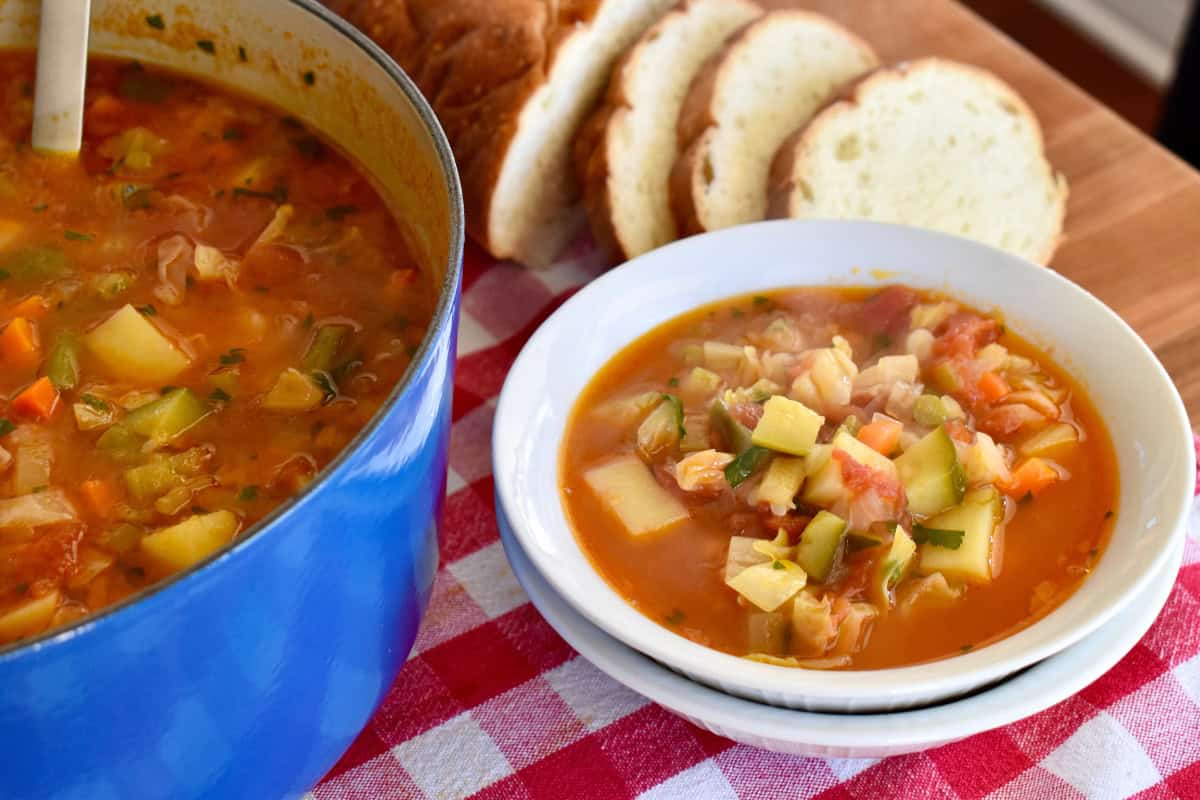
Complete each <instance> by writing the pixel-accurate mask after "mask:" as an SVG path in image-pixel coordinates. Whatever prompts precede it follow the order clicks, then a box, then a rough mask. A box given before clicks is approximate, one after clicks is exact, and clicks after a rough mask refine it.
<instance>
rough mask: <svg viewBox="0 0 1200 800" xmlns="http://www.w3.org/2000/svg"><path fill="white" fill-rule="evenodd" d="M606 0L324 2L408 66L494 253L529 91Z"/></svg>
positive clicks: (479, 231) (469, 214) (482, 238)
mask: <svg viewBox="0 0 1200 800" xmlns="http://www.w3.org/2000/svg"><path fill="white" fill-rule="evenodd" d="M601 2H603V0H357V1H356V0H326V5H327V6H329V7H330V8H331V9H332V10H333V11H335V12H337V13H339V14H341V15H342V16H344V17H345V18H346V19H347V20H348V21H349V22H351V23H352V24H353V25H355V26H357V27H358V28H360V29H361V30H362V31H363V32H365V33H366V34H367V35H368V36H370V37H371V38H372V39H374V40H375V41H376V42H377V43H378V44H379V45H380V46H381V47H382V48H383V49H384V50H385V51H387V52H388V54H389V55H391V56H392V57H393V58H395V59H396V61H397V62H398V63H399V64H400V66H401V67H403V68H404V70H405V72H407V73H408V75H409V76H410V77H411V78H412V79H413V81H414V82H415V83H416V84H417V86H418V88H420V90H421V92H422V93H423V94H424V95H425V97H426V99H427V100H428V101H429V103H430V105H431V106H432V107H433V110H434V113H435V114H436V115H437V117H438V120H439V121H440V122H441V124H442V128H443V129H444V130H445V132H446V136H447V138H448V139H449V140H450V146H451V149H452V150H453V152H454V158H455V161H456V163H457V165H458V172H459V177H460V179H461V181H462V186H463V198H464V203H465V206H466V219H467V231H468V232H469V233H470V234H471V236H472V238H474V239H475V240H476V241H478V242H479V243H480V244H481V245H482V246H483V247H484V248H485V249H487V250H488V251H489V252H492V253H493V255H502V256H507V255H509V254H498V253H496V252H495V248H494V247H493V243H492V241H491V235H490V227H491V224H492V219H491V205H492V197H493V193H494V191H495V188H496V184H497V181H498V180H499V177H500V171H501V169H502V168H503V166H504V160H505V156H506V154H507V152H508V149H509V146H510V145H511V144H512V141H513V138H514V137H515V136H516V132H517V126H518V123H519V119H520V115H521V112H522V110H523V109H524V107H525V103H526V101H527V100H528V99H529V97H530V96H531V95H532V94H533V93H534V92H535V91H537V90H538V89H539V88H540V87H541V86H542V85H544V84H545V83H546V81H547V79H548V77H549V73H550V70H551V69H552V68H553V66H554V59H555V56H556V54H557V52H558V51H559V48H560V47H561V46H562V44H563V42H564V41H566V40H567V39H568V38H569V37H570V36H571V35H572V34H573V33H574V32H575V31H576V30H577V29H578V27H579V26H580V25H581V24H584V23H586V22H588V21H589V20H591V19H592V18H593V16H594V15H595V13H596V10H597V8H598V6H599V5H600V3H601Z"/></svg>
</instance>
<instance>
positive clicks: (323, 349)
mask: <svg viewBox="0 0 1200 800" xmlns="http://www.w3.org/2000/svg"><path fill="white" fill-rule="evenodd" d="M347 330H348V328H347V327H346V326H345V325H324V326H322V327H320V328H318V329H317V333H316V335H315V336H313V340H312V344H311V345H309V347H308V352H307V353H305V354H304V358H303V359H301V360H300V369H302V370H303V371H305V372H329V371H330V370H331V369H333V360H334V359H335V358H337V353H338V349H339V348H340V347H341V346H342V339H343V338H344V337H345V335H346V331H347Z"/></svg>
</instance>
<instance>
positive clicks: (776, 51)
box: [670, 10, 877, 234]
mask: <svg viewBox="0 0 1200 800" xmlns="http://www.w3.org/2000/svg"><path fill="white" fill-rule="evenodd" d="M876 64H877V60H876V58H875V54H874V52H873V51H872V50H871V47H870V46H869V45H868V44H867V43H866V42H864V41H863V40H862V39H860V38H858V37H857V36H855V35H854V34H853V33H851V32H850V31H848V30H846V29H845V28H843V27H841V26H840V25H838V24H837V23H835V22H833V21H832V20H829V19H827V18H825V17H822V16H820V15H818V14H812V13H808V12H805V11H792V10H785V11H775V12H772V13H769V14H766V15H764V16H762V17H759V18H758V19H757V20H756V21H755V22H753V23H751V24H750V25H748V26H746V27H745V28H743V29H742V30H741V32H739V33H738V34H736V35H735V36H734V37H733V38H732V39H731V40H730V41H729V42H728V43H726V45H725V46H724V47H723V48H722V49H721V50H720V51H719V52H718V53H717V54H715V55H714V56H713V57H712V58H711V59H709V62H708V63H707V64H706V65H705V66H704V68H703V69H702V70H701V71H700V74H699V75H698V76H697V77H696V79H695V80H694V81H693V82H692V85H691V88H690V89H689V91H688V96H687V98H686V99H685V100H684V104H683V108H682V110H681V112H680V116H679V126H678V135H679V142H680V155H679V157H678V159H676V162H675V164H674V167H673V168H672V171H671V187H670V192H671V208H672V212H673V214H674V217H675V222H676V224H677V225H678V227H679V231H680V232H681V233H685V234H690V233H699V232H701V231H711V230H716V229H718V228H725V227H728V226H730V225H737V224H740V223H743V222H752V221H755V220H760V219H762V218H763V217H764V216H765V214H766V211H767V179H768V176H769V173H770V168H771V160H772V158H773V157H774V155H775V153H776V151H777V150H778V149H779V147H780V145H781V144H783V141H784V140H785V139H786V138H787V137H788V136H789V135H790V134H791V133H792V132H793V131H795V130H796V129H797V128H798V127H800V126H801V125H803V124H804V123H805V122H807V121H808V119H809V117H811V116H812V114H813V113H814V112H816V111H817V109H819V108H820V107H821V106H822V105H824V104H825V103H827V102H828V101H829V99H830V98H831V97H832V96H833V95H834V94H835V93H836V92H837V91H838V89H840V88H841V87H842V86H843V85H844V84H846V83H848V82H849V81H852V80H854V79H856V78H858V77H860V76H861V75H863V74H864V73H866V72H868V71H869V70H871V69H873V68H874V67H875V66H876Z"/></svg>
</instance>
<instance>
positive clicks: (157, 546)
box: [141, 510, 238, 572]
mask: <svg viewBox="0 0 1200 800" xmlns="http://www.w3.org/2000/svg"><path fill="white" fill-rule="evenodd" d="M237 529H238V518H237V517H236V516H235V515H234V513H233V512H232V511H225V510H221V511H213V512H212V513H210V514H197V515H195V516H192V517H188V518H187V519H185V520H184V521H183V522H180V523H177V524H175V525H172V526H170V527H169V528H162V529H161V530H157V531H154V532H153V533H150V534H147V535H146V536H145V537H143V538H142V543H141V548H142V552H143V553H145V555H146V557H147V558H148V559H149V560H150V561H151V562H152V563H154V564H155V565H156V566H158V567H159V568H160V569H163V570H164V571H166V572H178V571H179V570H181V569H185V568H187V567H190V566H191V565H192V564H195V563H197V562H199V561H203V560H204V559H205V558H207V557H208V556H210V555H212V554H213V553H215V552H216V551H217V550H219V549H221V548H222V547H223V546H224V545H225V544H227V543H228V542H229V541H231V540H232V539H233V536H234V534H235V533H237Z"/></svg>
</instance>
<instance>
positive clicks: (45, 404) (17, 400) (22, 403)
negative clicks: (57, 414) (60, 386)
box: [9, 375, 58, 419]
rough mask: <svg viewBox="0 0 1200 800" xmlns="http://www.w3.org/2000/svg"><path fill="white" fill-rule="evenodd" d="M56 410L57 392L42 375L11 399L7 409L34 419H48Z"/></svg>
mask: <svg viewBox="0 0 1200 800" xmlns="http://www.w3.org/2000/svg"><path fill="white" fill-rule="evenodd" d="M56 408H58V390H57V389H55V388H54V384H53V383H51V382H50V379H49V378H47V377H45V376H44V375H43V376H42V377H40V378H38V379H37V380H36V381H34V382H33V383H31V384H29V386H27V387H25V389H24V390H23V391H22V392H21V393H20V394H18V395H17V396H16V397H14V398H13V399H12V402H11V403H10V404H9V409H10V410H11V411H13V413H17V414H24V415H25V416H28V417H33V418H35V419H49V418H50V417H51V416H53V414H54V410H55V409H56Z"/></svg>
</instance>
